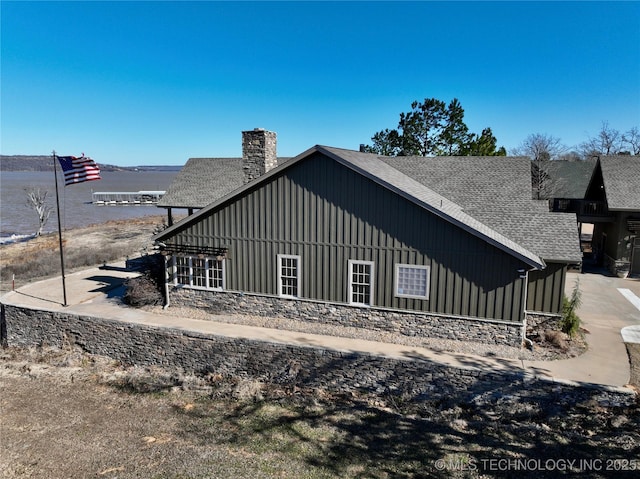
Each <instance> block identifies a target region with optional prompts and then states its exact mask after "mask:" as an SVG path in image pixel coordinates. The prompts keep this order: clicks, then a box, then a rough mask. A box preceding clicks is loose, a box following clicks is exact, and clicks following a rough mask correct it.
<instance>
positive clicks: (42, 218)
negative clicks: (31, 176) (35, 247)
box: [25, 188, 53, 236]
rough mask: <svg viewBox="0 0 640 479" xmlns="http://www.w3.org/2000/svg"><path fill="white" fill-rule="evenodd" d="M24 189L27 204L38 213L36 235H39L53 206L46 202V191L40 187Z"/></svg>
mask: <svg viewBox="0 0 640 479" xmlns="http://www.w3.org/2000/svg"><path fill="white" fill-rule="evenodd" d="M25 191H26V192H27V206H29V207H31V208H33V210H34V211H35V212H36V213H37V214H38V231H36V236H40V235H41V234H42V230H43V229H44V225H45V224H47V220H48V219H49V216H51V212H52V211H53V208H51V206H49V205H48V204H47V194H48V192H47V191H46V190H41V189H40V188H28V189H27V188H25Z"/></svg>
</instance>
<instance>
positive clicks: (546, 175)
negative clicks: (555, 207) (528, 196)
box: [513, 133, 567, 200]
mask: <svg viewBox="0 0 640 479" xmlns="http://www.w3.org/2000/svg"><path fill="white" fill-rule="evenodd" d="M566 151H567V147H566V146H564V145H563V144H562V142H561V141H560V138H556V137H554V136H551V135H547V134H545V133H533V134H531V135H529V136H528V137H527V138H525V140H524V141H523V142H522V143H521V144H520V146H518V147H517V148H516V149H514V150H513V154H515V155H522V156H528V157H529V158H531V162H532V163H531V189H532V191H533V198H534V199H537V200H541V199H547V198H548V197H549V195H550V194H551V191H552V190H553V189H554V184H553V183H554V179H553V177H552V175H551V173H550V171H549V168H548V166H547V164H548V162H549V161H551V160H555V159H557V158H558V157H560V156H561V155H562V154H563V153H565V152H566Z"/></svg>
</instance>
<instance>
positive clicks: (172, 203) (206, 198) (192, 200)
mask: <svg viewBox="0 0 640 479" xmlns="http://www.w3.org/2000/svg"><path fill="white" fill-rule="evenodd" d="M288 160H289V158H278V163H279V164H280V163H284V162H286V161H288ZM243 166H244V164H243V162H242V158H190V159H189V160H188V161H187V163H186V164H185V165H184V166H183V167H182V169H181V170H180V172H179V173H178V174H177V175H176V177H175V179H174V180H173V182H172V183H171V185H169V188H168V189H167V192H166V193H165V195H164V196H163V197H162V199H161V200H160V201H159V202H158V206H159V207H161V208H204V207H205V206H207V205H208V204H209V203H212V202H214V201H215V200H217V199H218V198H221V197H223V196H226V195H227V194H229V193H231V192H232V191H233V190H235V189H237V188H240V187H241V186H242V185H243V184H244V169H243Z"/></svg>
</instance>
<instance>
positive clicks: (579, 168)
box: [532, 160, 596, 213]
mask: <svg viewBox="0 0 640 479" xmlns="http://www.w3.org/2000/svg"><path fill="white" fill-rule="evenodd" d="M532 166H533V163H532ZM595 166H596V162H595V160H584V161H564V160H554V161H548V162H545V167H544V170H545V174H546V175H547V177H548V181H547V187H546V188H545V191H544V192H543V193H544V198H546V199H548V200H549V207H550V208H551V211H557V212H564V213H580V208H581V207H582V205H583V204H584V202H583V201H582V200H583V199H584V196H585V194H586V192H587V187H588V186H589V181H590V180H591V176H592V175H593V170H594V169H595Z"/></svg>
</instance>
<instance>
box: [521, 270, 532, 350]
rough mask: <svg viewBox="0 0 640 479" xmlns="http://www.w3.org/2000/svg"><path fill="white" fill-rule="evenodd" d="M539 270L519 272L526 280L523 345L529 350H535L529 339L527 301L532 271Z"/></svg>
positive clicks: (523, 309)
mask: <svg viewBox="0 0 640 479" xmlns="http://www.w3.org/2000/svg"><path fill="white" fill-rule="evenodd" d="M536 270H537V268H531V269H529V270H518V272H519V273H524V276H522V274H521V275H520V278H522V279H524V301H523V306H522V344H525V345H526V347H527V348H529V349H533V341H531V340H530V339H529V338H527V299H528V295H529V273H530V272H531V271H536Z"/></svg>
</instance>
